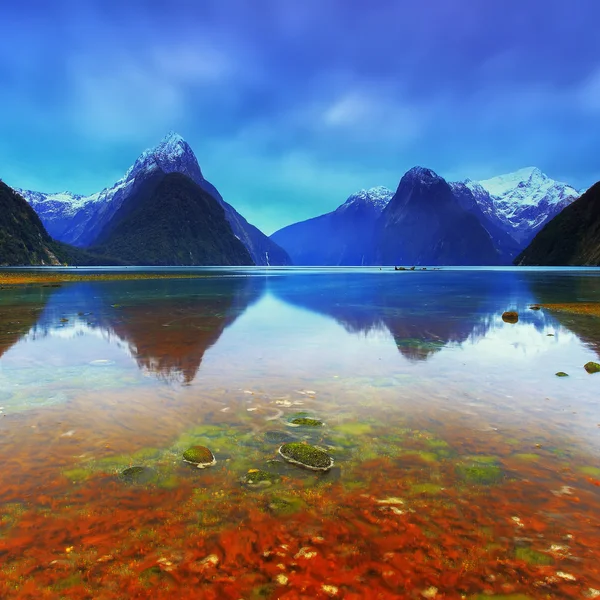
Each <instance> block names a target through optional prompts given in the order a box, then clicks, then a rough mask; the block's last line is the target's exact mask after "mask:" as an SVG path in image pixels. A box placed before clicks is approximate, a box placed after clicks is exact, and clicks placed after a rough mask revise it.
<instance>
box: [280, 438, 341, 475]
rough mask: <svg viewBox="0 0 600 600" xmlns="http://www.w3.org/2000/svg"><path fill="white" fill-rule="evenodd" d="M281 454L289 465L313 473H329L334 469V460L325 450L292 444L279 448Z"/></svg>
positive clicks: (297, 443) (307, 445)
mask: <svg viewBox="0 0 600 600" xmlns="http://www.w3.org/2000/svg"><path fill="white" fill-rule="evenodd" d="M279 454H280V455H281V456H282V457H283V459H284V460H286V461H287V462H289V463H292V464H295V465H300V466H301V467H304V468H306V469H311V470H313V471H328V470H329V469H331V467H333V458H331V456H329V454H327V452H325V451H323V450H319V448H315V447H314V446H311V445H310V444H303V443H300V442H290V443H288V444H283V446H281V448H279Z"/></svg>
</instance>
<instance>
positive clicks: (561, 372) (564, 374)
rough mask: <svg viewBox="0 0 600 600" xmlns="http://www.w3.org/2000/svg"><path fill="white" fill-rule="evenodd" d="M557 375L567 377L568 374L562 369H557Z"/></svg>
mask: <svg viewBox="0 0 600 600" xmlns="http://www.w3.org/2000/svg"><path fill="white" fill-rule="evenodd" d="M556 376H557V377H568V376H569V374H568V373H565V372H564V371H559V372H558V373H556Z"/></svg>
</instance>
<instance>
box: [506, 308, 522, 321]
mask: <svg viewBox="0 0 600 600" xmlns="http://www.w3.org/2000/svg"><path fill="white" fill-rule="evenodd" d="M502 320H503V321H504V322H505V323H517V322H518V321H519V313H518V312H517V311H516V310H507V311H505V312H503V313H502Z"/></svg>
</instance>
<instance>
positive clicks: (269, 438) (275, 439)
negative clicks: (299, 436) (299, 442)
mask: <svg viewBox="0 0 600 600" xmlns="http://www.w3.org/2000/svg"><path fill="white" fill-rule="evenodd" d="M265 441H266V442H270V443H271V444H285V443H286V442H292V441H294V436H292V435H290V434H289V433H286V432H285V431H267V432H266V433H265Z"/></svg>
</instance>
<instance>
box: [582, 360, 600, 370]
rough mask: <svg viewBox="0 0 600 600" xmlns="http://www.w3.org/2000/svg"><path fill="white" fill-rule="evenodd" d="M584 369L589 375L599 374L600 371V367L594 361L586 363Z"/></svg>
mask: <svg viewBox="0 0 600 600" xmlns="http://www.w3.org/2000/svg"><path fill="white" fill-rule="evenodd" d="M583 368H584V369H585V370H586V371H587V372H588V373H598V371H600V365H599V364H598V363H597V362H592V361H590V362H588V363H585V365H583Z"/></svg>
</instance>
